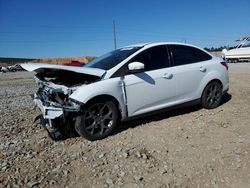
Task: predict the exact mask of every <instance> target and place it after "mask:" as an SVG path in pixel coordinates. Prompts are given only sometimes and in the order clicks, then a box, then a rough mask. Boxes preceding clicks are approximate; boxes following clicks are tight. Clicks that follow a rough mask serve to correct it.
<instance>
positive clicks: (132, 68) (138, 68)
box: [128, 62, 144, 73]
mask: <svg viewBox="0 0 250 188" xmlns="http://www.w3.org/2000/svg"><path fill="white" fill-rule="evenodd" d="M128 70H129V72H131V73H138V72H142V71H144V64H143V63H141V62H132V63H129V64H128Z"/></svg>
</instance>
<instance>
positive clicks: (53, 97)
mask: <svg viewBox="0 0 250 188" xmlns="http://www.w3.org/2000/svg"><path fill="white" fill-rule="evenodd" d="M21 67H22V68H23V69H25V70H27V71H30V72H35V73H36V74H35V80H36V83H37V84H38V91H37V92H36V93H35V94H34V96H33V100H34V102H35V104H36V106H37V107H38V108H39V109H40V110H41V115H40V116H38V117H37V118H35V120H40V124H42V125H43V127H44V128H45V129H46V130H47V131H48V133H49V136H50V137H51V138H52V139H61V138H65V137H66V138H67V137H69V136H71V135H75V134H76V132H75V126H74V124H75V123H74V120H75V118H76V117H77V116H78V115H79V114H80V113H82V107H83V104H82V103H81V102H79V101H74V100H72V99H70V95H71V94H73V93H74V92H75V91H76V90H77V89H78V88H81V87H82V86H84V85H87V84H91V83H94V82H97V81H99V80H101V78H102V76H103V75H104V74H105V70H102V69H93V68H86V67H71V66H63V65H52V64H41V63H26V64H21Z"/></svg>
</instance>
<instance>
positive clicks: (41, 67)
mask: <svg viewBox="0 0 250 188" xmlns="http://www.w3.org/2000/svg"><path fill="white" fill-rule="evenodd" d="M20 66H21V67H22V68H23V69H25V70H27V71H29V72H32V71H35V72H37V73H43V72H53V71H58V70H63V71H70V72H76V73H82V74H87V75H93V76H98V77H102V76H103V74H104V73H105V72H106V71H105V70H102V69H97V68H87V67H73V66H65V65H53V64H45V63H25V64H20Z"/></svg>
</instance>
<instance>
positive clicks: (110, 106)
mask: <svg viewBox="0 0 250 188" xmlns="http://www.w3.org/2000/svg"><path fill="white" fill-rule="evenodd" d="M118 117H119V114H118V109H117V107H116V105H115V103H114V102H113V101H111V100H102V99H97V100H94V101H92V102H90V103H87V104H86V106H85V108H84V111H83V114H82V115H81V116H78V117H77V118H76V120H75V129H76V132H77V133H78V134H79V135H80V136H82V137H84V138H86V139H87V140H90V141H94V140H100V139H103V138H106V137H107V136H109V135H110V134H111V133H112V132H113V130H114V128H115V127H116V125H117V123H118Z"/></svg>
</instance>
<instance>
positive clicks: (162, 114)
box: [52, 93, 232, 141]
mask: <svg viewBox="0 0 250 188" xmlns="http://www.w3.org/2000/svg"><path fill="white" fill-rule="evenodd" d="M231 99H232V95H231V94H229V93H226V94H225V95H223V98H222V101H221V105H224V104H225V103H227V102H229V101H230V100H231ZM200 109H202V106H201V105H199V104H196V105H192V106H186V107H177V108H175V109H169V108H168V109H163V110H161V111H157V112H154V113H153V114H152V113H151V114H150V115H144V116H142V117H137V118H134V119H131V120H128V121H124V122H120V123H119V126H117V128H116V129H115V130H114V132H113V133H112V134H111V135H110V136H113V135H116V134H119V133H121V132H123V131H125V130H127V129H131V128H135V127H139V126H143V125H145V124H147V123H151V122H154V121H160V120H163V119H167V118H170V117H178V116H180V115H184V114H189V113H192V112H196V111H198V110H200ZM72 133H73V134H72ZM76 137H79V135H78V134H76V132H75V131H70V134H67V135H64V136H63V137H60V138H59V139H53V138H52V140H54V141H60V140H61V141H62V140H66V139H70V138H76Z"/></svg>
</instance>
